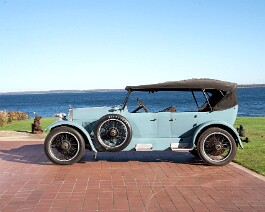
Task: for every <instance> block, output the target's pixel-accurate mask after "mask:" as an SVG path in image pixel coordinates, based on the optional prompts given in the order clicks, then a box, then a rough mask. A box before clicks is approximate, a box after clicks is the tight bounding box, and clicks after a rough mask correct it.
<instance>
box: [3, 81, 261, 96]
mask: <svg viewBox="0 0 265 212" xmlns="http://www.w3.org/2000/svg"><path fill="white" fill-rule="evenodd" d="M264 87H265V84H243V85H238V88H264ZM113 91H118V92H119V91H124V89H89V90H50V91H18V92H0V95H23V94H60V93H86V92H113Z"/></svg>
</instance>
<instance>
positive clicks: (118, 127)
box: [95, 114, 132, 152]
mask: <svg viewBox="0 0 265 212" xmlns="http://www.w3.org/2000/svg"><path fill="white" fill-rule="evenodd" d="M95 135H96V136H95V142H96V146H98V150H99V151H112V152H114V151H121V150H123V149H124V148H125V147H127V146H128V144H129V143H130V141H131V138H132V133H131V125H130V124H129V122H128V121H127V120H126V119H125V118H124V117H123V116H121V115H118V114H110V115H106V116H103V117H101V118H100V119H99V120H98V123H97V126H96V128H95Z"/></svg>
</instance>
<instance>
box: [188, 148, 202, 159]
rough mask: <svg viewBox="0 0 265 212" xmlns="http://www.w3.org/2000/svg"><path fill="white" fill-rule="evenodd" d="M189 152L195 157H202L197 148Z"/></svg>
mask: <svg viewBox="0 0 265 212" xmlns="http://www.w3.org/2000/svg"><path fill="white" fill-rule="evenodd" d="M189 152H190V154H192V155H193V156H195V157H200V156H199V153H198V150H197V148H195V149H193V150H190V151H189Z"/></svg>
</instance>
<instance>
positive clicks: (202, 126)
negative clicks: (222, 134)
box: [193, 121, 244, 149]
mask: <svg viewBox="0 0 265 212" xmlns="http://www.w3.org/2000/svg"><path fill="white" fill-rule="evenodd" d="M210 126H213V127H218V126H219V127H221V128H222V127H225V128H229V130H230V133H231V135H232V136H233V137H234V138H235V139H236V140H237V141H238V143H239V145H240V147H241V148H242V149H243V148H244V147H243V144H242V141H241V139H240V137H239V135H238V133H237V131H236V130H235V128H234V127H233V126H231V125H230V124H228V123H226V122H224V121H209V122H205V123H203V124H200V125H199V126H198V128H197V129H196V131H195V133H194V137H193V143H194V144H195V142H196V139H197V136H198V135H199V133H201V132H202V131H203V130H204V129H205V128H209V127H210Z"/></svg>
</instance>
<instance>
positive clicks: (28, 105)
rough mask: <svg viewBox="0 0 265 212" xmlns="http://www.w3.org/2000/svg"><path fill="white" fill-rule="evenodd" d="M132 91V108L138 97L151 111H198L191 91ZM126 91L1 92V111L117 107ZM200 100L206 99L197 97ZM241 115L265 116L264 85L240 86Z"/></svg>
mask: <svg viewBox="0 0 265 212" xmlns="http://www.w3.org/2000/svg"><path fill="white" fill-rule="evenodd" d="M157 93H159V95H156V94H152V93H150V94H149V93H147V92H139V93H138V92H133V93H132V95H131V97H130V99H129V101H128V108H129V110H130V111H132V110H133V109H135V108H136V107H137V102H136V98H137V97H139V98H140V99H141V100H142V102H143V103H144V104H145V105H146V107H147V108H148V110H149V111H159V110H162V109H164V108H166V107H168V106H171V105H174V106H176V108H177V111H195V110H196V109H197V106H196V104H195V102H194V100H193V97H192V95H191V93H190V92H174V93H172V92H157ZM126 94H127V92H125V91H111V92H86V93H57V94H19V95H0V110H7V111H22V112H26V113H28V114H29V116H30V117H34V116H35V114H38V115H40V116H42V117H52V116H54V115H55V114H56V113H61V112H64V113H67V111H68V108H69V106H70V105H71V106H72V107H73V108H82V107H95V106H114V105H119V104H122V103H123V102H124V99H125V96H126ZM198 99H199V102H200V101H203V100H202V97H198ZM238 105H239V111H238V116H265V108H264V106H265V88H239V89H238Z"/></svg>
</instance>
